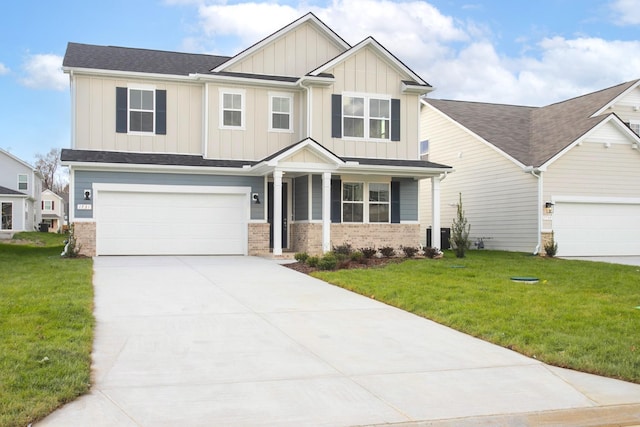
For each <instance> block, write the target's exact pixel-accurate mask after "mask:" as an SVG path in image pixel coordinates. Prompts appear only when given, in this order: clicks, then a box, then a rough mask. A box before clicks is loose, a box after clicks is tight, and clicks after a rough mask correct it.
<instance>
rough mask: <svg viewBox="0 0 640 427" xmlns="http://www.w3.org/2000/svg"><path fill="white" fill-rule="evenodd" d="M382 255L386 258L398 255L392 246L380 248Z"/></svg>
mask: <svg viewBox="0 0 640 427" xmlns="http://www.w3.org/2000/svg"><path fill="white" fill-rule="evenodd" d="M380 253H381V254H382V256H383V257H385V258H391V257H392V256H394V255H395V254H396V251H395V249H393V248H392V247H391V246H383V247H382V248H380Z"/></svg>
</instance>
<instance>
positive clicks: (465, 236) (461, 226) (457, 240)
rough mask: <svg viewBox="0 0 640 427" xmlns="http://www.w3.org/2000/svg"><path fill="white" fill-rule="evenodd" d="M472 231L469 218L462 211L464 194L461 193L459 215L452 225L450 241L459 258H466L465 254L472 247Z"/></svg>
mask: <svg viewBox="0 0 640 427" xmlns="http://www.w3.org/2000/svg"><path fill="white" fill-rule="evenodd" d="M470 230H471V225H470V224H468V221H467V218H466V217H465V215H464V210H462V193H460V201H459V202H458V213H457V215H456V218H455V219H454V220H453V223H452V224H451V238H450V239H449V241H450V242H451V247H452V248H453V250H454V251H455V253H456V257H458V258H464V254H465V252H467V250H468V249H469V246H471V240H469V231H470Z"/></svg>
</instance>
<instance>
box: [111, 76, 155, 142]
mask: <svg viewBox="0 0 640 427" xmlns="http://www.w3.org/2000/svg"><path fill="white" fill-rule="evenodd" d="M116 132H118V133H135V134H149V135H153V134H156V135H166V133H167V91H166V90H159V89H155V87H153V86H149V85H131V86H129V87H117V88H116Z"/></svg>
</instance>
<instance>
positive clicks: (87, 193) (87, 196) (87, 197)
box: [84, 190, 91, 200]
mask: <svg viewBox="0 0 640 427" xmlns="http://www.w3.org/2000/svg"><path fill="white" fill-rule="evenodd" d="M84 199H85V200H91V190H84Z"/></svg>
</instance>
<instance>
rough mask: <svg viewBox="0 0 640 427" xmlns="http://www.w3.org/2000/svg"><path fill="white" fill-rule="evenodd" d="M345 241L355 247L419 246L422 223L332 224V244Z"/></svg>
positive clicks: (335, 244) (340, 243)
mask: <svg viewBox="0 0 640 427" xmlns="http://www.w3.org/2000/svg"><path fill="white" fill-rule="evenodd" d="M344 243H349V244H351V246H352V247H353V248H365V247H375V248H381V247H383V246H391V247H393V248H395V249H398V248H399V247H400V246H414V247H417V246H418V244H419V243H420V224H331V246H332V247H333V246H338V245H342V244H344Z"/></svg>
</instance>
